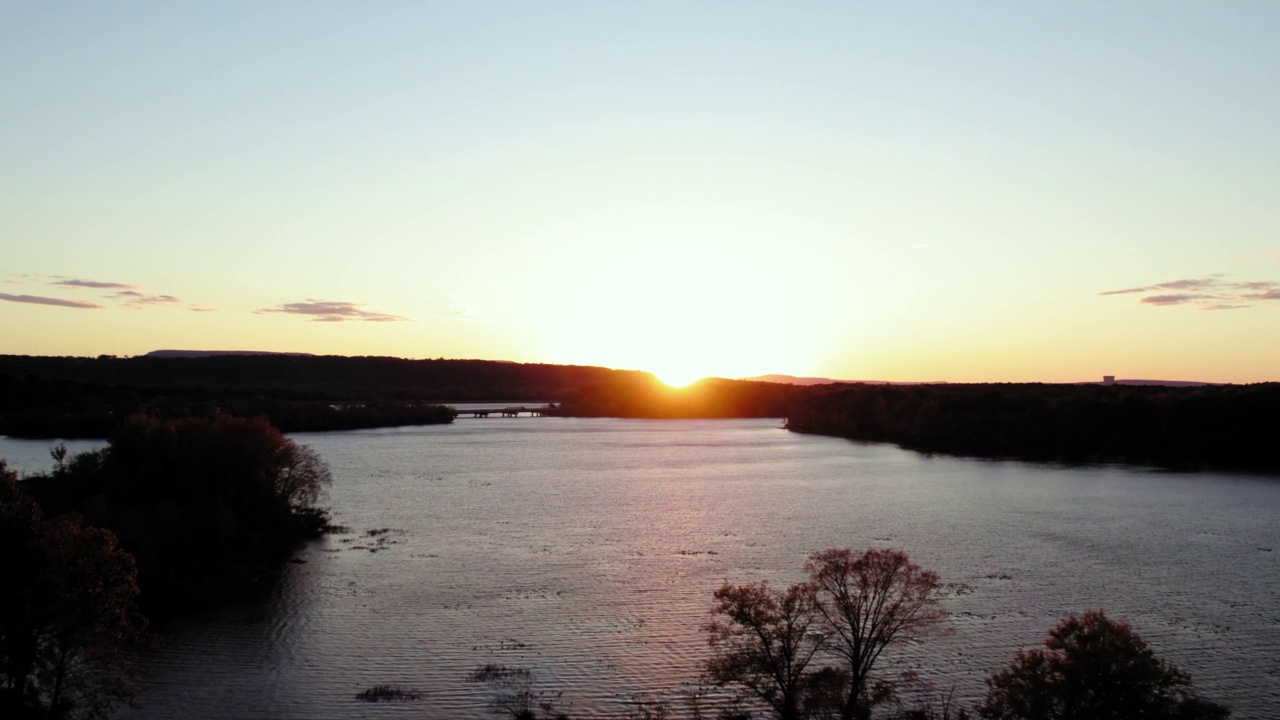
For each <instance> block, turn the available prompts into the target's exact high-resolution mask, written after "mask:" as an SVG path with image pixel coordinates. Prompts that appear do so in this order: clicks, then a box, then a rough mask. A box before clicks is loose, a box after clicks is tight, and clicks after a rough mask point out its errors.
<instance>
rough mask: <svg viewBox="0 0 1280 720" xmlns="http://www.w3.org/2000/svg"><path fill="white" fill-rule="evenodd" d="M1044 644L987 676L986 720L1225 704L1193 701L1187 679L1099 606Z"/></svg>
mask: <svg viewBox="0 0 1280 720" xmlns="http://www.w3.org/2000/svg"><path fill="white" fill-rule="evenodd" d="M1044 645H1045V646H1044V647H1043V648H1035V649H1032V650H1023V651H1019V652H1018V654H1017V656H1016V657H1015V659H1014V661H1013V663H1012V664H1011V665H1010V666H1009V667H1008V668H1006V669H1005V670H1003V671H1001V672H999V673H997V674H995V675H992V676H991V677H989V678H987V697H986V701H985V702H984V703H983V704H982V706H981V707H980V708H979V713H980V714H981V715H982V717H984V718H989V719H990V720H1139V719H1141V720H1219V719H1221V718H1226V717H1228V716H1229V715H1230V712H1229V711H1228V710H1227V708H1225V707H1223V706H1221V705H1218V704H1216V703H1213V702H1210V701H1208V700H1204V699H1202V698H1200V697H1199V696H1198V695H1196V693H1195V692H1194V690H1193V689H1192V686H1191V678H1190V676H1189V675H1187V673H1185V672H1183V671H1182V670H1180V669H1178V668H1177V667H1176V666H1174V665H1173V664H1172V663H1168V662H1165V661H1163V660H1160V659H1158V658H1156V656H1155V653H1153V652H1152V651H1151V649H1150V648H1148V647H1147V644H1146V643H1145V642H1143V641H1142V638H1140V637H1138V635H1137V634H1136V633H1134V632H1133V630H1131V629H1130V628H1129V626H1128V625H1126V624H1124V623H1120V622H1115V621H1113V620H1111V619H1109V618H1107V616H1106V615H1105V614H1103V612H1102V611H1101V610H1090V611H1086V612H1085V613H1084V615H1083V616H1081V617H1076V616H1075V615H1072V616H1070V617H1068V618H1066V619H1064V620H1063V621H1062V622H1060V623H1058V626H1057V627H1055V628H1053V629H1052V630H1050V631H1049V636H1048V637H1047V638H1045V641H1044Z"/></svg>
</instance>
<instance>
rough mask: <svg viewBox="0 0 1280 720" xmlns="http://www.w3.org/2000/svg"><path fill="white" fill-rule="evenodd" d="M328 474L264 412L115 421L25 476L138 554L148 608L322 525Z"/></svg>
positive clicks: (265, 565)
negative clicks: (106, 436) (85, 448)
mask: <svg viewBox="0 0 1280 720" xmlns="http://www.w3.org/2000/svg"><path fill="white" fill-rule="evenodd" d="M329 482H330V475H329V470H328V468H327V467H326V466H325V465H324V463H323V462H322V461H321V460H320V459H319V457H318V456H316V455H315V453H314V452H313V451H311V450H310V449H309V448H306V447H303V446H301V445H298V444H297V443H295V442H293V441H292V440H290V439H288V438H286V437H285V436H284V435H282V434H281V433H280V431H279V430H277V429H276V428H274V427H272V426H271V425H270V424H268V423H267V422H266V421H265V420H263V419H260V418H258V419H252V420H246V419H241V418H233V417H227V416H214V417H212V418H187V419H183V420H161V419H157V418H151V417H145V416H138V417H134V418H131V419H130V420H128V421H127V422H125V423H124V424H123V425H122V426H121V427H120V428H119V430H117V432H116V433H115V434H114V435H113V436H112V438H111V440H110V443H109V445H108V446H107V447H106V448H103V449H102V450H97V451H92V452H88V453H80V454H77V455H75V456H74V457H72V458H71V460H70V461H69V462H66V463H65V464H64V465H61V466H59V467H58V468H57V469H55V470H54V472H53V473H52V474H50V475H49V476H45V477H34V478H28V480H27V481H26V482H25V485H26V487H27V489H28V491H29V492H30V493H31V494H32V495H33V496H34V497H35V498H36V499H37V501H38V502H39V503H40V505H41V507H42V508H44V510H45V511H46V512H47V513H50V514H54V513H68V512H71V513H82V514H83V515H84V516H85V517H86V519H87V521H88V522H90V523H91V524H93V525H96V526H99V527H104V528H109V529H110V530H112V531H113V532H114V533H116V535H117V536H118V537H119V539H120V543H121V545H122V546H124V547H125V548H126V549H127V550H128V551H129V552H130V553H131V554H133V556H134V557H135V558H136V559H137V562H138V570H139V577H140V582H141V585H142V587H143V589H144V590H145V597H146V598H147V607H148V610H149V611H152V610H161V609H164V606H167V605H172V604H175V603H176V604H182V603H186V602H192V601H195V602H204V601H207V600H208V599H211V598H214V597H217V596H218V593H219V592H220V591H224V590H226V589H228V588H231V587H234V586H242V585H248V584H250V583H252V582H253V581H254V580H255V579H257V578H259V577H261V576H262V575H264V574H265V573H267V572H270V570H271V569H272V568H274V567H275V566H276V565H277V563H278V562H279V561H280V560H281V559H283V557H284V556H285V555H286V554H287V553H289V552H291V551H292V550H293V549H294V547H296V545H297V544H298V543H299V542H300V541H301V540H302V539H304V538H306V537H309V536H312V535H314V534H316V533H317V532H319V531H320V530H322V529H323V527H325V525H326V519H327V516H326V514H325V513H324V511H323V510H321V509H319V508H317V507H316V506H315V505H314V503H315V502H316V501H317V500H318V499H319V498H320V496H321V495H322V493H323V492H324V490H325V488H326V486H327V485H328V483H329Z"/></svg>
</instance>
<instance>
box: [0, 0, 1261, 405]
mask: <svg viewBox="0 0 1280 720" xmlns="http://www.w3.org/2000/svg"><path fill="white" fill-rule="evenodd" d="M0 8H2V9H0V250H2V253H0V257H2V258H3V260H2V264H0V353H13V354H38V355H98V354H114V355H136V354H142V353H145V352H147V351H150V350H154V349H160V348H183V349H224V350H225V349H235V350H277V351H298V352H311V353H324V354H342V355H395V356H401V357H413V358H418V357H433V358H434V357H449V358H486V359H500V360H515V361H521V362H553V363H572V364H589V365H604V366H608V367H616V368H631V369H642V370H651V371H654V372H657V373H659V375H660V376H663V377H667V378H672V379H685V378H688V377H691V376H694V375H719V376H723V377H739V376H745V375H754V374H761V373H789V374H794V375H820V376H826V377H834V378H845V379H884V380H950V381H1037V380H1038V381H1047V382H1056V381H1076V380H1088V379H1097V378H1099V377H1100V376H1101V375H1103V374H1108V375H1117V376H1120V377H1126V378H1163V379H1181V380H1204V381H1214V382H1253V381H1261V380H1280V82H1277V79H1276V78H1277V77H1278V76H1280V42H1277V40H1276V29H1277V28H1280V3H1276V2H1271V1H1270V0H1266V1H1261V0H1260V1H1258V2H1244V1H1242V2H1227V3H1210V2H1175V1H1172V0H1170V1H1164V0H1150V1H1147V2H1123V3H1116V2H981V3H979V2H954V1H946V2H943V1H939V2H902V3H894V2H879V3H868V2H847V1H846V2H838V3H836V2H833V3H818V2H809V3H777V2H768V3H766V2H669V3H668V2H631V3H621V2H616V3H614V2H574V3H563V2H533V3H529V2H522V3H514V2H511V3H507V2H474V3H472V2H465V3H464V2H401V3H393V2H370V3H354V2H342V3H337V2H334V3H327V2H311V1H307V2H252V3H234V2H215V3H160V2H155V3H149V2H120V3H87V2H84V3H44V2H28V3H4V4H3V5H2V6H0Z"/></svg>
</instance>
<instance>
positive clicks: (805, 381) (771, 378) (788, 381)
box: [739, 374, 946, 385]
mask: <svg viewBox="0 0 1280 720" xmlns="http://www.w3.org/2000/svg"><path fill="white" fill-rule="evenodd" d="M739 379H740V380H748V381H751V382H771V383H780V384H782V385H831V384H832V383H848V384H861V385H945V384H946V381H945V380H929V381H925V382H898V381H895V380H832V379H831V378H821V377H796V376H795V375H777V374H772V375H756V376H755V377H746V378H739Z"/></svg>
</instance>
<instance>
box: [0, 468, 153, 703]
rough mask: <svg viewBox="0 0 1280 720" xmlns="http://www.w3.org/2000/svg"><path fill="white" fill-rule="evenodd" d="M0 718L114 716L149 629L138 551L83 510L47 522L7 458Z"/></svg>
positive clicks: (0, 481) (1, 508) (0, 515)
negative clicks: (88, 520) (127, 548)
mask: <svg viewBox="0 0 1280 720" xmlns="http://www.w3.org/2000/svg"><path fill="white" fill-rule="evenodd" d="M0 578H3V583H0V667H2V670H3V674H2V675H0V716H3V717H6V718H9V717H14V718H20V717H33V718H34V717H49V718H101V717H107V716H109V715H110V714H111V711H112V710H113V709H114V708H115V707H116V706H117V705H119V704H120V703H121V702H124V701H127V700H128V699H129V698H130V697H131V696H132V692H131V689H130V687H129V683H128V682H127V679H128V675H129V674H130V671H131V670H132V669H133V666H132V664H131V663H130V661H129V652H130V651H131V650H133V649H135V646H136V645H137V644H138V643H139V642H141V641H142V640H143V639H144V638H145V637H146V631H145V622H144V620H143V619H142V616H141V615H140V614H139V612H138V609H137V602H136V601H137V596H138V587H137V583H136V573H135V571H134V564H133V558H132V557H130V556H129V554H128V553H126V552H124V551H123V550H121V549H120V548H119V547H118V546H117V545H116V539H115V536H114V535H113V534H112V533H111V532H110V531H107V530H102V529H99V528H94V527H88V526H86V525H84V524H83V523H82V522H81V520H80V518H79V517H78V516H63V517H59V518H55V519H52V520H44V519H42V518H41V516H40V511H39V509H38V508H37V507H36V505H35V503H34V502H32V501H31V500H30V499H29V498H26V497H24V496H23V495H22V494H21V492H20V490H19V487H18V483H17V479H16V477H15V476H14V474H13V473H12V472H9V471H8V470H7V468H6V467H5V465H4V462H3V461H0Z"/></svg>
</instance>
